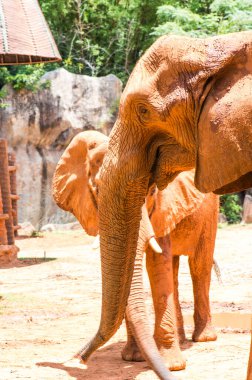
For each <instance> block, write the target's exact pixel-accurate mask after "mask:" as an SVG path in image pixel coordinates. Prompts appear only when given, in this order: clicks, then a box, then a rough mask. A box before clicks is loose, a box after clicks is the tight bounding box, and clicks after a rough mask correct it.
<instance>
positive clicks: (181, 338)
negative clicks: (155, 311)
mask: <svg viewBox="0 0 252 380" xmlns="http://www.w3.org/2000/svg"><path fill="white" fill-rule="evenodd" d="M172 260H173V263H172V267H173V281H174V304H175V310H176V316H177V330H178V336H179V342H180V343H183V342H184V341H185V340H186V336H185V330H184V320H183V315H182V311H181V307H180V303H179V291H178V285H179V282H178V272H179V256H173V258H172Z"/></svg>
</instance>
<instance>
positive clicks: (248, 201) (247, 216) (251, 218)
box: [242, 190, 252, 223]
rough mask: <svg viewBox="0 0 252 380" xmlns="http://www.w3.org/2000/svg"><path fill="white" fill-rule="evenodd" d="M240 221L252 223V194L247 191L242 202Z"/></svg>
mask: <svg viewBox="0 0 252 380" xmlns="http://www.w3.org/2000/svg"><path fill="white" fill-rule="evenodd" d="M250 192H251V193H252V191H251V190H250ZM242 221H243V222H244V223H252V194H250V193H249V191H247V193H246V195H245V198H244V202H243V215H242Z"/></svg>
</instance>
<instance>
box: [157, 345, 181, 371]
mask: <svg viewBox="0 0 252 380" xmlns="http://www.w3.org/2000/svg"><path fill="white" fill-rule="evenodd" d="M159 351H160V354H161V355H162V358H163V359H164V362H165V364H166V366H167V368H169V370H170V371H180V370H182V369H185V367H186V361H185V358H184V357H183V355H182V353H181V351H180V348H179V347H177V346H172V347H170V348H165V347H161V348H160V349H159Z"/></svg>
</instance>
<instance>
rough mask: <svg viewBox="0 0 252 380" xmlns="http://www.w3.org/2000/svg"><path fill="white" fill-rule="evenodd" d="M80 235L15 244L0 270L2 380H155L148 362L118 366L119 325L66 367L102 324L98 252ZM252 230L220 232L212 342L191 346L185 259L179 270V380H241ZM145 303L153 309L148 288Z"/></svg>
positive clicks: (251, 295)
mask: <svg viewBox="0 0 252 380" xmlns="http://www.w3.org/2000/svg"><path fill="white" fill-rule="evenodd" d="M92 242H93V238H91V237H88V236H87V235H85V234H84V232H83V231H82V230H76V231H62V232H51V233H45V234H44V235H43V237H37V238H29V239H19V240H17V245H18V246H19V247H20V253H19V259H20V260H19V261H18V262H16V263H14V264H13V265H10V266H9V267H6V268H1V269H0V325H1V336H0V350H1V355H0V380H14V379H15V380H16V379H33V380H49V379H50V380H58V379H59V380H63V379H64V380H65V379H76V380H82V379H87V380H108V379H109V380H131V379H137V380H147V379H149V380H154V379H156V378H157V377H156V375H155V374H154V373H153V372H152V371H151V370H150V369H149V368H148V366H147V364H146V363H131V362H124V361H122V359H121V356H120V352H121V350H122V347H123V345H124V342H125V339H126V334H125V327H124V325H123V326H122V327H121V328H120V330H119V331H118V333H117V334H116V335H115V336H114V337H113V339H111V340H110V341H109V343H108V344H107V345H106V346H105V347H103V348H101V349H100V350H99V351H98V352H97V353H95V354H94V355H93V357H92V358H91V359H90V361H89V362H88V366H87V367H85V366H81V365H79V364H78V363H76V364H72V365H71V366H70V365H69V363H68V362H67V361H68V359H70V358H71V357H72V356H73V355H74V354H75V353H76V352H77V351H78V350H79V349H80V348H81V346H82V345H83V344H84V343H85V342H86V341H87V340H88V339H89V338H90V337H91V336H92V335H93V334H94V333H95V332H96V329H97V327H98V324H99V318H100V303H101V279H100V260H99V250H98V249H96V250H94V249H92ZM251 252H252V225H250V226H249V225H245V226H242V225H237V226H231V227H224V228H219V229H218V236H217V244H216V249H215V257H216V259H217V261H218V263H219V266H220V269H221V273H222V284H220V283H218V281H217V278H216V275H215V273H214V272H213V274H212V289H211V301H212V313H213V320H214V323H215V326H216V330H217V332H218V340H217V341H216V342H208V343H193V342H192V341H191V340H190V338H191V332H192V328H193V327H192V314H193V302H192V287H191V279H190V275H189V270H188V265H187V258H186V257H182V260H181V268H180V297H181V303H182V307H183V312H184V315H185V324H186V333H187V337H188V341H187V343H186V344H184V346H183V347H182V349H183V354H184V355H185V357H186V360H187V368H186V369H185V370H183V371H180V372H177V373H176V376H177V378H178V379H180V380H186V379H188V380H189V379H190V380H202V379H204V380H213V379H216V380H223V379H226V380H242V379H245V377H246V365H247V359H248V352H249V342H250V334H249V330H250V323H251V322H250V321H251V314H250V313H251V305H252V260H251ZM145 284H146V304H147V308H148V310H149V315H150V322H151V323H153V311H152V305H151V297H150V291H149V285H148V279H147V276H146V275H145Z"/></svg>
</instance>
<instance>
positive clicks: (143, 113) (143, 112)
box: [138, 105, 150, 120]
mask: <svg viewBox="0 0 252 380" xmlns="http://www.w3.org/2000/svg"><path fill="white" fill-rule="evenodd" d="M138 112H139V115H140V117H141V118H143V119H144V120H147V119H148V117H149V114H150V112H149V110H148V108H146V107H145V106H144V105H140V106H139V107H138Z"/></svg>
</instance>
